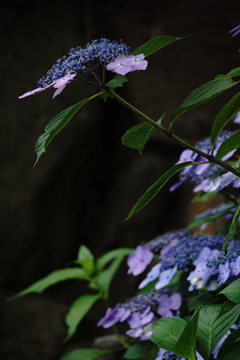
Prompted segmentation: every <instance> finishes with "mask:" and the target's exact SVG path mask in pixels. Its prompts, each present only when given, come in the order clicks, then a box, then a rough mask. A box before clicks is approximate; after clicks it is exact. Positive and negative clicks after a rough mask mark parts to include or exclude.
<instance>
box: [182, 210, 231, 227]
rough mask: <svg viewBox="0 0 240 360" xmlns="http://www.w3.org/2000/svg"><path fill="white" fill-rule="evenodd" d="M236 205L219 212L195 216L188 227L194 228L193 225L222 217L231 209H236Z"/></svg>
mask: <svg viewBox="0 0 240 360" xmlns="http://www.w3.org/2000/svg"><path fill="white" fill-rule="evenodd" d="M234 207H235V206H229V207H228V208H227V209H224V210H222V211H219V212H217V213H216V214H211V215H206V216H202V217H199V218H195V219H193V220H192V221H190V223H189V224H188V226H187V229H192V228H193V227H196V226H200V225H202V224H204V223H205V222H211V221H215V220H217V219H219V218H220V217H222V216H224V215H225V214H228V213H229V211H230V210H231V209H234Z"/></svg>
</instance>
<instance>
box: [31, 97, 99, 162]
mask: <svg viewBox="0 0 240 360" xmlns="http://www.w3.org/2000/svg"><path fill="white" fill-rule="evenodd" d="M103 93H104V92H100V93H98V94H95V95H93V96H91V97H89V98H87V99H84V100H82V101H80V102H78V103H77V104H75V105H72V106H70V107H69V108H67V109H65V110H63V111H61V112H60V113H59V114H58V115H56V116H55V117H54V118H53V119H52V120H51V121H50V122H49V123H48V124H47V126H46V127H45V132H44V134H42V135H41V136H40V137H39V138H38V140H37V142H36V152H37V160H36V162H35V165H36V163H37V162H38V160H39V159H40V157H41V155H42V154H43V153H44V152H46V149H47V147H48V145H49V144H50V142H51V141H52V139H53V138H54V137H55V136H56V135H57V134H58V133H59V131H61V130H62V129H63V128H64V127H65V126H66V125H67V124H68V122H69V121H70V120H71V119H72V117H73V116H74V115H75V114H76V112H77V111H78V110H80V109H81V108H82V107H83V106H84V105H85V104H86V103H87V102H89V101H90V100H92V99H94V98H95V97H97V96H100V95H101V94H103Z"/></svg>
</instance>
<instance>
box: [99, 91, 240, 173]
mask: <svg viewBox="0 0 240 360" xmlns="http://www.w3.org/2000/svg"><path fill="white" fill-rule="evenodd" d="M105 90H106V92H107V93H108V94H109V95H110V96H112V97H113V98H114V99H115V100H117V101H118V102H120V103H121V104H122V105H123V106H125V107H126V108H127V109H129V110H130V111H132V112H133V113H134V114H136V115H138V116H140V117H141V118H142V119H144V120H145V121H147V122H148V123H149V124H151V125H152V126H154V127H155V128H156V129H157V130H158V131H161V133H162V134H164V135H165V136H168V137H170V138H172V139H173V140H174V141H176V142H177V143H179V144H180V145H181V146H183V147H185V148H187V149H189V150H192V151H193V152H195V153H197V154H198V155H201V156H202V157H204V158H206V159H207V160H208V161H209V162H212V163H215V164H217V165H219V166H221V167H222V168H224V169H225V170H227V171H230V172H231V173H232V174H234V175H236V176H238V177H240V173H239V172H238V171H237V170H236V169H234V168H233V167H232V166H230V165H228V164H226V163H225V162H224V161H222V160H219V159H217V158H216V157H214V156H213V155H211V154H210V155H209V154H206V153H205V152H203V151H201V150H200V149H197V148H196V147H194V146H193V145H191V144H190V143H189V142H187V141H185V140H183V139H181V138H180V137H179V136H177V135H175V134H173V133H172V132H171V131H169V130H167V129H166V128H165V127H163V126H162V125H160V124H158V123H157V122H155V121H154V120H153V119H151V118H150V117H149V116H147V115H146V114H144V113H143V112H141V111H140V110H138V109H137V108H136V107H135V106H133V105H131V104H130V103H129V102H127V101H126V100H125V99H123V98H122V97H121V96H119V95H118V94H116V93H115V92H114V91H113V90H112V89H110V88H107V87H105Z"/></svg>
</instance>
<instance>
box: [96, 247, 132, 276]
mask: <svg viewBox="0 0 240 360" xmlns="http://www.w3.org/2000/svg"><path fill="white" fill-rule="evenodd" d="M133 251H134V249H130V248H121V249H115V250H111V251H109V252H107V253H106V254H104V255H102V256H101V257H99V258H98V259H97V261H96V269H97V271H100V270H102V269H103V268H104V267H105V266H106V265H107V264H108V263H109V262H110V261H112V260H113V259H116V258H118V257H119V256H120V257H122V256H128V255H130V254H131V253H132V252H133Z"/></svg>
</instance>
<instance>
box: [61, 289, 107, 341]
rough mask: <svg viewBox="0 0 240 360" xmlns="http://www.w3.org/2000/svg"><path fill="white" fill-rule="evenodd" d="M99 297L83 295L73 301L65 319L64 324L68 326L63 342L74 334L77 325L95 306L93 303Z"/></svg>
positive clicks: (98, 295)
mask: <svg viewBox="0 0 240 360" xmlns="http://www.w3.org/2000/svg"><path fill="white" fill-rule="evenodd" d="M99 297H100V294H97V295H83V296H80V297H79V298H78V299H77V300H76V301H74V303H73V304H72V306H71V307H70V310H69V312H68V313H67V315H66V318H65V321H66V324H67V326H68V330H67V338H66V339H65V340H68V339H69V338H70V337H71V336H72V335H73V334H74V333H75V332H76V330H77V327H78V325H79V323H80V322H81V320H82V319H83V318H84V316H85V315H86V314H87V313H88V311H89V310H90V309H91V307H92V306H93V305H94V304H95V302H96V301H97V300H98V299H99Z"/></svg>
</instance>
